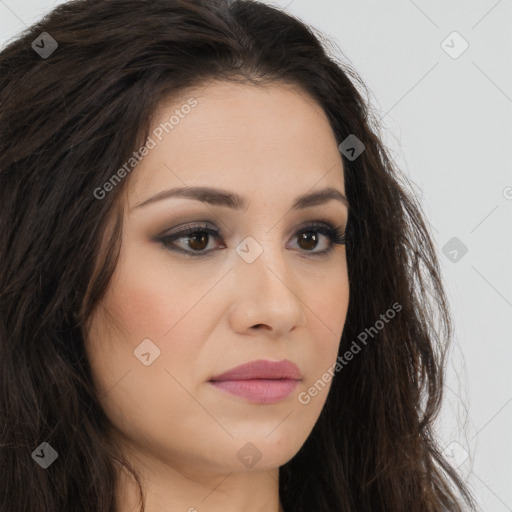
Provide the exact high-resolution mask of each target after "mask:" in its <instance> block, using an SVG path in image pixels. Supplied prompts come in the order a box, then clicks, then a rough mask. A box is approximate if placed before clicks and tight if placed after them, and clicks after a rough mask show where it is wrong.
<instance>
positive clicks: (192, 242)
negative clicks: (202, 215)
mask: <svg viewBox="0 0 512 512" xmlns="http://www.w3.org/2000/svg"><path fill="white" fill-rule="evenodd" d="M211 237H214V238H216V239H219V238H220V232H219V231H218V230H216V229H212V228H209V227H208V225H205V224H202V225H200V224H196V225H192V226H187V227H185V228H183V229H180V230H179V231H176V232H175V233H172V234H170V235H166V236H163V237H161V238H160V239H159V241H160V242H161V243H162V244H163V245H164V247H166V248H167V249H169V250H171V251H176V252H179V253H182V254H186V255H188V256H192V257H194V256H202V255H204V254H207V253H210V252H211V251H212V250H213V249H209V250H206V248H207V247H208V245H209V241H210V238H211ZM179 240H184V243H185V244H186V247H185V248H180V247H178V246H177V244H176V241H179ZM224 247H226V246H225V245H224ZM220 248H222V247H220Z"/></svg>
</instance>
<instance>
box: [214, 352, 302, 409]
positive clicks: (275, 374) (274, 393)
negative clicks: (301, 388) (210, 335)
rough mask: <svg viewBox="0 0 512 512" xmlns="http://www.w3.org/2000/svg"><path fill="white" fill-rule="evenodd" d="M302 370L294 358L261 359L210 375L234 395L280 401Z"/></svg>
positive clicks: (260, 401) (218, 386) (258, 401)
mask: <svg viewBox="0 0 512 512" xmlns="http://www.w3.org/2000/svg"><path fill="white" fill-rule="evenodd" d="M301 379H302V374H301V372H300V370H299V368H298V367H297V365H295V364H293V363H292V362H291V361H287V360H284V361H279V362H274V361H266V360H263V359H259V360H257V361H251V362H249V363H246V364H243V365H240V366H237V367H235V368H232V369H231V370H228V371H227V372H224V373H222V374H221V375H217V376H215V377H212V378H211V379H210V381H209V382H210V383H211V384H212V385H214V386H215V387H216V388H218V389H221V390H222V391H225V392H227V393H230V394H232V395H236V396H240V397H242V398H246V399H248V400H250V401H251V402H255V403H260V404H269V403H275V402H279V401H280V400H283V399H284V398H286V397H287V396H288V395H290V394H291V393H292V391H293V390H294V389H295V387H296V386H297V384H298V381H300V380H301Z"/></svg>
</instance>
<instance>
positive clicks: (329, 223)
mask: <svg viewBox="0 0 512 512" xmlns="http://www.w3.org/2000/svg"><path fill="white" fill-rule="evenodd" d="M323 226H324V227H326V228H334V229H336V228H338V229H342V230H344V229H345V228H346V221H345V220H341V221H340V220H336V221H333V220H331V219H328V218H326V217H324V218H321V217H319V218H317V219H314V220H310V221H305V222H302V223H300V224H299V225H298V226H296V227H294V228H293V230H292V234H294V233H296V232H297V231H299V230H301V229H306V228H308V227H323ZM190 229H194V230H197V231H200V230H208V229H210V230H212V231H215V232H216V233H217V234H218V235H219V236H226V235H229V234H231V233H232V232H233V231H234V230H233V229H228V230H227V233H226V232H225V231H226V230H224V229H223V228H222V227H217V225H216V224H215V223H214V222H211V221H206V220H205V221H190V222H185V223H184V224H182V225H181V226H178V227H175V228H171V229H166V230H165V231H164V232H163V233H162V234H161V235H160V238H161V237H164V236H165V237H167V236H174V235H178V234H180V233H182V232H183V231H188V230H190ZM272 229H273V228H272Z"/></svg>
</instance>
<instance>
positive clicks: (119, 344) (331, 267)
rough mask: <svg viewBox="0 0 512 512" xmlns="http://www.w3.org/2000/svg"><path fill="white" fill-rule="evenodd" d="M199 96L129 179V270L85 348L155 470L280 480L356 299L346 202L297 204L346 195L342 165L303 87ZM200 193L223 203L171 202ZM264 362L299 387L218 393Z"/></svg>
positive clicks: (158, 119)
mask: <svg viewBox="0 0 512 512" xmlns="http://www.w3.org/2000/svg"><path fill="white" fill-rule="evenodd" d="M190 91H192V92H190ZM190 91H189V94H186V95H184V96H183V101H181V102H177V103H173V104H172V105H171V104H167V105H165V106H164V107H161V108H159V109H158V110H157V111H156V112H155V114H154V115H153V117H152V122H153V127H152V133H151V134H150V137H151V138H152V140H153V142H154V143H155V144H154V147H151V149H149V150H148V151H147V154H146V156H144V157H143V158H142V160H141V162H140V163H139V165H138V166H137V167H136V169H135V170H133V173H132V174H131V175H130V177H129V178H130V179H129V182H128V183H127V185H128V187H127V189H126V204H125V220H124V226H123V241H122V249H121V257H120V260H119V263H118V266H117V268H116V271H115V273H114V275H113V278H112V281H111V283H110V286H109V289H108V292H107V294H106V296H105V297H104V299H103V300H102V302H101V307H99V308H98V309H97V311H96V313H95V315H94V316H93V318H92V319H91V329H90V331H89V333H88V336H87V340H86V349H87V353H88V357H89V360H90V363H91V367H92V372H93V377H94V380H95V383H96V386H97V388H98V394H99V396H100V400H101V403H102V405H103V407H104V409H105V412H106V414H107V416H108V417H109V419H110V420H111V422H112V424H113V425H114V427H115V429H116V433H117V436H118V439H119V440H120V441H122V442H123V446H125V447H126V449H127V450H128V451H129V452H130V453H132V454H136V455H137V456H138V457H139V458H140V459H141V460H144V461H145V464H146V465H147V466H148V467H149V466H152V465H153V464H154V467H156V466H157V465H159V464H165V465H167V466H169V467H172V468H175V469H178V470H180V471H182V472H187V474H204V475H206V474H209V473H214V472H215V473H219V472H224V473H225V472H244V471H255V470H258V469H261V470H270V469H272V468H274V469H275V468H277V467H279V466H280V465H282V464H284V463H285V462H287V461H288V460H289V459H291V458H292V457H293V456H294V455H295V454H296V453H297V452H298V450H299V449H300V447H301V446H302V444H303V443H304V442H305V440H306V438H307V437H308V435H309V434H310V432H311V430H312V428H313V426H314V424H315V422H316V421H317V419H318V417H319V414H320V412H321V410H322V407H323V406H324V403H325V400H326V397H327V392H328V390H329V388H330V386H331V383H332V382H331V380H329V379H325V374H326V372H327V371H328V369H329V368H331V367H332V366H333V365H334V364H335V362H336V356H337V351H338V346H339V341H340V337H341V333H342V330H343V325H344V322H345V316H346V311H347V306H348V300H349V287H348V278H347V261H346V253H345V246H344V245H335V244H331V241H330V239H329V237H328V235H327V234H326V233H327V232H326V231H325V229H324V228H329V227H333V228H337V227H340V228H341V229H343V228H344V227H345V226H346V222H347V218H348V210H347V206H346V204H345V203H344V202H343V200H339V199H334V198H333V197H332V196H329V198H325V197H324V198H323V199H322V198H320V199H319V200H311V201H307V200H303V201H302V202H301V204H299V205H298V207H294V204H295V203H296V202H297V201H298V199H299V198H301V197H302V196H306V195H310V194H314V193H316V192H318V191H322V190H325V189H328V188H329V189H332V190H335V191H338V192H339V194H340V196H344V195H345V190H344V180H343V166H342V160H341V156H340V153H339V150H338V147H337V142H336V139H335V137H334V135H333V133H332V130H331V128H330V126H329V123H328V121H327V118H326V117H325V114H324V113H323V111H322V109H321V108H320V107H319V106H318V105H317V104H316V103H315V102H314V101H313V100H312V99H311V98H310V97H309V96H307V95H305V94H304V93H301V92H300V91H299V90H298V89H296V88H292V87H290V86H285V85H274V86H272V87H270V88H260V87H257V86H253V85H234V84H229V83H222V82H213V83H212V84H210V85H208V86H207V87H205V88H202V89H195V90H190ZM192 97H194V98H195V100H196V101H197V103H195V102H188V100H189V99H190V98H192ZM187 102H188V103H187ZM184 105H195V106H193V107H190V108H187V107H184ZM176 110H177V111H178V112H176ZM173 114H174V115H175V116H176V117H175V118H174V119H173V121H171V122H173V123H174V124H173V125H172V129H170V128H169V127H170V126H171V125H170V124H167V131H168V133H166V131H165V130H162V125H163V124H165V123H166V122H168V121H169V119H170V118H171V116H172V115H173ZM176 119H179V122H176ZM160 139H161V140H160ZM153 142H149V143H148V147H150V146H153ZM193 187H208V188H211V189H217V190H218V191H219V193H218V194H217V193H215V194H213V193H206V194H205V193H201V194H199V195H198V196H197V198H196V199H195V198H194V197H193V195H192V193H190V194H189V195H188V197H185V196H181V197H180V196H178V195H176V196H172V197H171V196H170V195H169V196H167V197H164V193H165V192H166V191H169V190H172V189H185V190H189V191H190V192H191V191H192V188H193ZM220 194H222V195H220ZM159 195H160V198H159V199H158V196H159ZM230 195H233V196H234V195H236V196H237V198H238V197H239V198H240V199H239V202H240V203H241V204H242V205H241V206H240V204H239V202H237V201H233V200H232V199H229V200H228V199H227V198H228V197H229V196H230ZM155 197H156V199H151V198H155ZM311 223H315V224H317V225H315V226H314V227H309V226H308V224H311ZM189 227H193V228H194V229H195V230H196V231H197V233H195V234H193V235H190V234H188V235H183V234H181V235H180V236H175V237H174V238H173V239H172V240H171V235H175V234H176V232H177V231H179V230H181V229H183V228H189ZM201 229H203V230H204V229H207V230H212V232H217V231H218V232H219V234H218V235H215V234H212V232H204V231H201ZM164 235H165V236H167V237H168V240H167V241H166V242H165V241H164V242H163V241H161V238H163V237H164ZM331 245H332V250H330V251H329V252H323V251H325V250H327V249H329V247H330V246H331ZM255 360H267V361H271V362H276V361H283V360H288V361H290V362H292V363H294V364H295V365H296V366H297V367H298V369H299V371H300V375H297V374H296V375H293V374H287V375H284V374H282V372H281V371H280V369H279V368H277V369H275V368H274V370H275V371H276V373H274V374H271V375H262V374H261V371H262V370H261V368H260V369H256V374H252V375H251V374H249V373H244V372H242V373H241V374H238V375H232V376H231V377H228V378H226V379H225V380H224V381H222V382H219V381H218V382H217V384H213V383H212V382H211V379H212V378H214V377H215V376H218V375H220V374H222V373H224V372H227V371H228V370H230V369H232V368H234V367H237V366H239V365H242V364H245V363H248V362H251V361H255ZM281 370H282V369H281ZM262 376H266V377H270V378H268V379H265V380H259V382H258V377H260V378H261V377H262ZM322 376H324V380H322ZM284 377H288V379H285V378H284ZM244 379H245V382H242V380H244ZM279 379H281V380H279ZM326 381H327V382H326ZM319 382H320V384H319ZM315 383H316V387H314V386H315ZM312 387H314V389H313V391H312V392H309V391H308V390H310V388H312ZM230 390H231V392H230ZM233 392H234V393H233ZM156 461H158V462H156Z"/></svg>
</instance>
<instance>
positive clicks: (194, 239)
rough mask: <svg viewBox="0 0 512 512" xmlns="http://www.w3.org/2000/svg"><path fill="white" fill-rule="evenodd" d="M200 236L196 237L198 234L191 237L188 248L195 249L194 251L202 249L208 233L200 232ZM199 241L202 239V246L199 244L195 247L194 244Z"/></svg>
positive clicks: (205, 244)
mask: <svg viewBox="0 0 512 512" xmlns="http://www.w3.org/2000/svg"><path fill="white" fill-rule="evenodd" d="M201 233H202V234H200V235H198V234H194V235H191V237H190V240H189V246H190V248H191V249H196V250H201V249H204V248H205V247H206V246H207V245H208V243H207V242H206V243H204V242H205V241H206V240H207V238H208V233H205V232H201ZM199 239H202V240H201V241H202V242H203V244H201V242H199V246H197V245H195V243H196V242H197V241H198V240H199Z"/></svg>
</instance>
